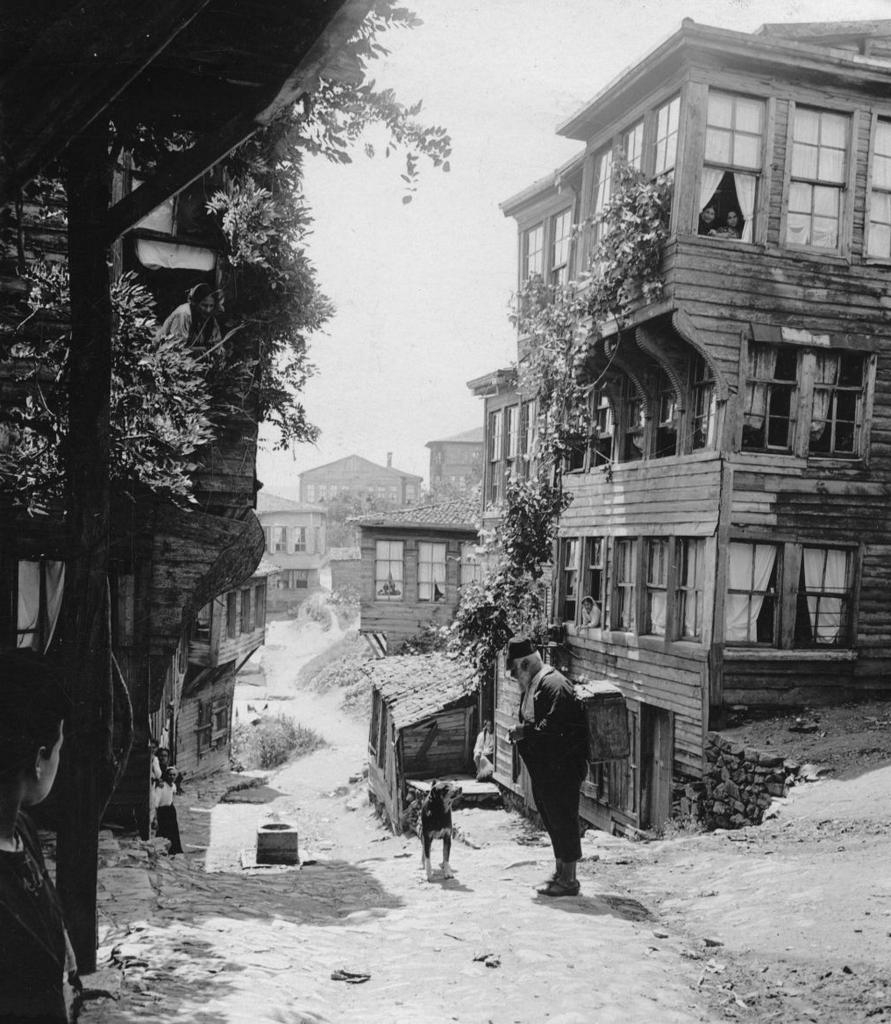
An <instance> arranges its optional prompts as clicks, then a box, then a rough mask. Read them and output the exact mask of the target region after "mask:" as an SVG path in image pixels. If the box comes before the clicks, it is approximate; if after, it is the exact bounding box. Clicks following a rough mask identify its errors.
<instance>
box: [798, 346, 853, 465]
mask: <svg viewBox="0 0 891 1024" xmlns="http://www.w3.org/2000/svg"><path fill="white" fill-rule="evenodd" d="M815 359H816V369H815V375H814V397H813V405H812V413H811V427H810V439H809V442H808V451H809V453H810V454H811V455H831V456H850V455H856V454H858V452H859V451H860V432H861V429H862V426H863V397H864V390H865V388H864V381H865V375H864V370H865V367H866V359H865V357H864V356H862V355H860V354H858V353H856V352H817V353H816V355H815Z"/></svg>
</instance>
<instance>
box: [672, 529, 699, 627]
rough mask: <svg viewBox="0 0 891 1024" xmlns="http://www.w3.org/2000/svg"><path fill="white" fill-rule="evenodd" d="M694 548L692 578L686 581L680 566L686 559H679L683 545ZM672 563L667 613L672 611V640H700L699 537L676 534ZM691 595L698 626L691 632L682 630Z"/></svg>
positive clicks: (681, 556) (673, 540)
mask: <svg viewBox="0 0 891 1024" xmlns="http://www.w3.org/2000/svg"><path fill="white" fill-rule="evenodd" d="M685 547H686V548H687V550H688V552H689V551H690V550H692V551H695V553H696V557H695V569H694V572H693V579H692V581H688V580H687V579H686V577H685V573H684V565H685V564H686V565H689V558H688V559H687V560H686V561H685V560H684V558H683V551H684V548H685ZM672 549H673V550H672V563H673V570H674V580H673V598H672V601H671V606H670V608H671V612H672V614H673V629H672V632H671V636H672V639H674V640H679V641H681V642H686V643H701V642H702V640H703V637H704V632H703V619H704V616H705V572H704V568H705V539H704V538H703V537H688V536H677V537H673V538H672ZM691 595H692V598H693V602H694V620H695V622H696V623H697V624H698V627H699V628H698V629H697V630H696V631H695V632H694V633H685V632H684V628H685V625H686V618H687V616H686V609H687V604H688V602H689V600H690V596H691Z"/></svg>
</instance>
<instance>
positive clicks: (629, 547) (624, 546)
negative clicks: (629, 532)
mask: <svg viewBox="0 0 891 1024" xmlns="http://www.w3.org/2000/svg"><path fill="white" fill-rule="evenodd" d="M612 549H613V553H612V571H611V573H610V576H611V579H610V595H611V600H610V610H609V614H610V627H611V629H612V630H613V631H614V632H617V633H637V625H638V620H639V616H638V611H637V598H638V594H639V590H638V580H637V575H638V562H639V558H638V551H637V549H638V538H637V537H614V538H613V544H612ZM623 550H625V551H627V552H628V558H627V561H626V562H624V565H620V563H622V561H623V560H622V558H621V557H620V552H621V551H623ZM620 568H623V569H624V571H625V575H624V576H623V577H622V578H621V579H620V577H619V571H620ZM623 619H627V625H623Z"/></svg>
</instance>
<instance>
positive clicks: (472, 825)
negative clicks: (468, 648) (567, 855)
mask: <svg viewBox="0 0 891 1024" xmlns="http://www.w3.org/2000/svg"><path fill="white" fill-rule="evenodd" d="M336 636H337V634H336V633H333V634H329V635H328V636H327V637H326V636H325V635H323V633H322V631H321V630H318V629H316V627H315V624H311V625H309V626H307V627H305V628H304V627H295V626H293V625H289V624H286V623H281V624H274V628H273V629H272V630H271V635H270V644H269V647H268V648H267V649H266V650H265V651H264V652H263V660H264V667H265V670H266V677H265V679H263V680H257V679H254V680H253V682H252V685H251V686H250V687H249V688H248V689H247V690H246V691H245V692H247V693H248V694H249V696H250V703H251V704H252V706H255V707H256V706H257V704H258V703H259V704H260V706H262V704H272V703H275V705H276V707H278V706H282V707H284V706H285V705H287V706H288V707H289V710H291V712H292V713H294V714H295V716H296V717H297V718H298V720H299V721H301V722H303V723H304V724H310V725H312V726H313V727H314V728H316V729H318V730H319V731H320V732H322V734H323V735H325V736H326V737H327V739H328V740H329V746H327V747H326V748H324V749H322V750H319V751H317V752H316V753H314V754H312V755H310V756H309V757H306V758H303V759H301V760H298V761H296V762H295V763H293V764H291V765H288V766H286V767H284V768H282V769H281V770H279V771H277V772H275V773H272V774H270V775H269V778H268V788H266V789H264V790H262V791H260V792H258V796H259V797H261V798H264V799H268V802H266V803H262V804H250V803H249V804H229V803H225V804H218V803H217V802H216V800H217V797H218V796H219V795H220V792H221V791H222V785H223V783H222V781H221V780H217V781H216V782H214V783H212V784H209V785H208V786H207V788H206V789H205V790H204V791H203V792H199V793H197V794H192V793H190V795H189V799H188V800H185V801H183V802H182V803H181V805H180V812H179V813H180V818H181V822H182V831H183V834H184V837H185V838H186V841H187V842H188V843H189V844H190V845H189V846H188V847H187V849H188V850H189V852H188V853H187V855H186V856H184V857H177V858H166V857H161V858H159V859H157V860H156V861H155V860H152V859H149V858H148V856H147V854H146V853H145V852H144V851H141V850H139V849H138V848H137V849H132V848H130V847H128V846H127V845H126V844H122V847H121V849H119V850H117V851H115V850H114V849H113V848H111V846H110V844H109V845H108V848H107V862H108V866H107V867H106V868H104V869H103V872H102V878H103V895H104V899H103V904H102V908H101V909H102V934H103V948H102V950H100V959H102V958H105V959H108V960H109V961H110V962H111V963H112V964H114V965H115V971H120V970H121V969H123V973H124V986H123V990H122V994H121V995H120V998H119V999H118V1000H117V1001H115V1002H112V1001H110V1000H105V1001H102V1002H94V1003H91V1004H89V1006H88V1011H87V1013H86V1015H85V1020H87V1021H88V1022H89V1021H93V1022H96V1024H104V1022H106V1021H107V1022H111V1021H114V1022H122V1021H123V1022H129V1021H133V1022H135V1021H137V1020H139V1021H141V1022H144V1021H159V1022H166V1021H171V1022H172V1021H197V1022H204V1021H208V1022H209V1021H215V1022H216V1021H244V1022H251V1024H254V1022H261V1024H263V1022H267V1021H269V1022H272V1021H278V1022H284V1021H289V1022H313V1024H325V1022H331V1024H334V1022H337V1024H378V1022H380V1024H383V1022H387V1024H403V1022H405V1024H407V1022H413V1024H414V1022H417V1021H424V1022H426V1024H440V1022H443V1024H445V1022H452V1021H457V1022H461V1024H487V1022H491V1024H542V1022H548V1024H593V1022H597V1024H606V1022H616V1024H619V1022H621V1024H651V1022H658V1024H675V1022H677V1024H687V1022H691V1024H692V1022H718V1021H730V1020H746V1021H754V1022H767V1021H778V1022H782V1024H797V1022H799V1021H801V1022H805V1021H819V1022H827V1024H855V1022H860V1021H863V1022H870V1024H872V1022H876V1021H889V1020H891V981H889V979H888V977H887V970H886V964H887V960H888V957H887V951H888V947H889V946H891V935H889V932H891V875H889V871H888V867H887V865H888V864H889V858H888V853H889V852H891V851H889V849H888V841H889V836H888V828H887V822H888V821H889V816H888V815H886V814H885V810H887V807H886V803H878V801H882V800H884V801H887V794H888V792H891V785H888V784H889V783H891V778H889V777H888V776H887V775H885V774H881V773H880V772H871V773H867V774H864V775H862V776H860V778H859V779H852V780H847V781H846V782H843V783H838V784H837V785H836V784H835V783H818V784H817V785H815V786H813V787H808V788H805V789H803V790H801V792H800V793H799V794H796V795H795V797H794V798H793V799H792V800H791V801H790V802H789V804H788V805H787V806H786V807H785V808H783V810H782V811H781V813H780V816H779V817H778V818H777V819H775V820H773V821H771V822H769V823H768V824H766V825H765V826H763V827H762V828H761V829H746V830H743V831H741V832H736V833H723V834H722V833H717V834H711V835H690V836H679V837H675V838H672V839H671V840H666V841H662V842H653V843H631V842H628V841H626V840H622V839H618V838H615V837H610V836H607V835H604V834H602V833H593V832H589V833H588V834H587V835H586V837H585V839H584V841H583V849H584V855H585V857H584V860H583V863H582V864H581V866H580V871H579V875H580V878H581V880H582V894H581V896H580V897H578V898H575V899H570V900H554V901H549V900H546V899H544V898H542V897H536V896H535V894H534V889H533V886H534V884H535V883H536V882H537V881H539V880H540V879H541V878H543V877H544V875H545V874H546V873H547V872H548V871H549V870H550V867H551V860H550V851H549V847H548V845H547V843H546V841H545V839H544V837H543V836H541V835H540V834H539V833H537V832H535V831H534V830H533V829H531V827H530V826H529V825H528V823H527V822H525V821H524V820H523V819H521V818H519V817H518V816H516V815H513V814H509V813H507V812H504V811H500V810H498V811H490V810H473V809H471V810H463V811H459V812H458V814H457V815H456V823H457V826H458V829H459V831H460V833H461V836H462V837H463V838H464V840H465V841H464V842H458V843H457V844H455V846H454V848H453V851H454V852H453V858H452V860H453V867H454V868H455V869H456V878H455V879H453V880H449V881H445V880H442V879H437V880H436V881H435V882H434V883H432V884H431V883H428V882H427V881H426V879H425V878H424V875H423V872H422V870H421V867H420V863H419V851H418V847H417V841H416V840H414V839H413V838H404V837H401V836H400V837H395V836H392V835H391V834H390V833H388V832H386V831H384V830H383V829H382V828H381V827H380V825H379V823H378V821H377V819H376V818H375V817H374V815H373V813H372V812H371V809H370V808H369V806H368V803H367V797H366V795H365V788H364V783H362V782H361V781H356V782H354V783H352V784H350V783H349V781H348V780H349V779H350V777H351V776H352V777H355V776H356V775H357V774H358V773H359V772H360V771H361V768H362V765H363V763H364V757H365V723H364V722H361V721H357V720H355V719H351V718H349V717H347V716H345V715H344V714H343V713H342V712H341V711H340V709H339V707H338V697H339V695H338V694H337V692H333V693H331V692H329V693H321V694H320V693H316V692H313V691H312V690H311V689H309V690H306V689H303V690H300V691H296V690H295V689H294V687H295V683H296V680H297V678H298V674H299V667H300V666H301V665H305V664H306V662H307V660H308V659H309V658H311V657H313V656H314V655H315V654H317V653H318V652H319V650H322V649H324V647H325V644H326V643H328V642H330V641H331V640H332V639H334V638H336ZM239 699H240V700H241V699H242V694H241V692H240V693H239ZM243 700H244V706H245V707H246V705H247V703H248V699H247V697H244V698H243ZM884 771H891V769H885V770H884ZM855 790H856V793H855ZM866 806H872V807H879V809H880V814H881V815H882V816H883V817H882V819H881V820H880V821H877V820H875V819H874V818H873V817H872V816H870V817H868V818H864V817H863V815H862V814H860V813H855V812H854V811H853V810H852V808H854V809H857V808H863V807H866ZM881 808H885V810H881ZM273 815H276V816H278V817H279V819H280V820H287V821H293V822H295V823H296V824H297V826H298V828H299V830H300V841H301V853H302V857H303V861H304V866H303V867H302V869H301V870H299V871H295V870H291V869H266V870H264V871H261V872H258V873H249V872H245V871H244V870H243V868H242V862H241V856H240V855H241V851H242V849H243V848H245V847H250V846H251V845H252V843H253V839H254V836H255V833H256V828H257V825H258V823H259V822H261V821H262V820H264V819H265V818H267V817H269V816H273ZM846 829H848V830H849V831H845V830H846ZM338 971H340V972H346V973H342V974H341V975H339V976H338V975H337V973H336V972H338ZM332 974H334V975H335V977H332ZM349 975H356V976H358V977H353V978H352V980H350V978H349ZM116 976H118V977H119V975H117V974H116ZM366 976H367V980H361V979H364V978H365V977H366Z"/></svg>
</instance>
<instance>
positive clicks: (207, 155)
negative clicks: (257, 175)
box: [106, 0, 371, 242]
mask: <svg viewBox="0 0 891 1024" xmlns="http://www.w3.org/2000/svg"><path fill="white" fill-rule="evenodd" d="M336 2H337V6H338V8H339V9H338V11H337V13H336V14H334V15H333V16H332V15H331V7H332V6H333V4H329V6H328V7H327V8H326V9H325V14H324V18H323V19H320V20H319V21H318V22H317V24H316V25H315V27H314V29H313V32H314V33H315V39H314V40H313V41H312V42H311V43H309V42H308V45H307V47H306V49H305V51H304V53H303V56H302V57H300V58H299V59H298V58H295V61H296V64H295V67H294V70H293V71H292V72H291V74H290V75H288V77H287V79H286V80H285V81H284V82H280V83H277V84H276V85H275V86H274V88H272V89H267V90H260V89H258V90H256V95H255V96H254V97H252V101H253V102H252V106H251V109H250V110H247V111H241V112H239V113H237V114H236V115H235V116H233V117H232V118H231V119H230V120H229V121H228V122H227V123H226V124H224V125H222V126H221V127H220V128H218V129H216V130H215V131H211V132H209V133H208V134H206V135H205V136H204V137H202V138H200V139H199V140H198V143H197V144H196V145H195V146H194V147H193V148H192V149H190V150H188V151H187V152H185V153H176V154H173V155H172V156H171V157H170V158H169V159H168V160H167V162H166V163H165V164H163V165H162V166H161V167H160V168H159V170H158V171H157V173H156V174H155V175H154V176H153V177H151V178H150V179H148V180H147V181H146V182H144V184H142V185H141V186H140V187H139V188H138V189H136V191H135V192H131V193H129V195H126V196H124V198H123V199H121V200H120V201H119V202H117V203H115V205H114V206H113V207H112V209H111V210H110V211H109V214H108V228H107V232H106V239H107V240H108V241H109V242H111V241H114V239H115V238H117V237H118V236H119V235H122V234H123V233H124V232H125V231H128V230H129V229H130V228H132V227H133V225H134V224H137V223H138V222H139V221H140V220H142V218H143V217H145V216H146V215H147V214H149V213H151V211H152V210H154V209H155V207H157V206H159V205H160V204H161V203H163V202H164V200H165V199H167V198H168V197H169V196H172V195H175V194H176V193H177V192H181V191H182V190H183V189H184V188H186V187H187V186H188V185H191V183H192V182H193V181H196V180H197V179H198V178H200V177H201V176H202V175H203V174H204V173H206V172H207V171H208V170H210V168H211V167H213V166H214V165H215V164H217V163H219V162H220V160H222V159H223V158H224V157H226V156H228V154H229V153H231V152H232V150H233V149H235V148H236V147H237V146H240V145H241V144H242V142H244V141H246V140H247V139H248V138H250V136H251V135H253V133H254V132H255V131H257V130H258V129H259V128H262V127H264V126H265V125H267V124H269V122H270V121H271V120H272V119H273V118H274V117H275V115H276V114H278V113H279V111H281V110H283V109H284V108H285V107H286V106H288V105H289V104H291V103H294V102H296V100H297V99H298V98H299V97H300V96H301V95H302V94H303V93H305V92H306V91H308V90H309V89H310V88H311V87H312V85H313V84H314V82H315V81H316V79H317V77H318V76H319V75H320V74H321V73H322V72H323V71H327V68H328V65H329V64H330V63H332V62H334V61H335V58H336V52H337V49H338V48H339V47H340V46H342V45H343V44H344V42H345V41H346V40H347V39H348V38H349V37H350V35H352V33H353V32H354V31H355V29H356V28H357V27H358V26H359V24H360V23H361V21H362V20H363V18H364V17H365V15H366V13H367V12H368V9H369V7H370V6H371V3H370V0H336Z"/></svg>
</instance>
